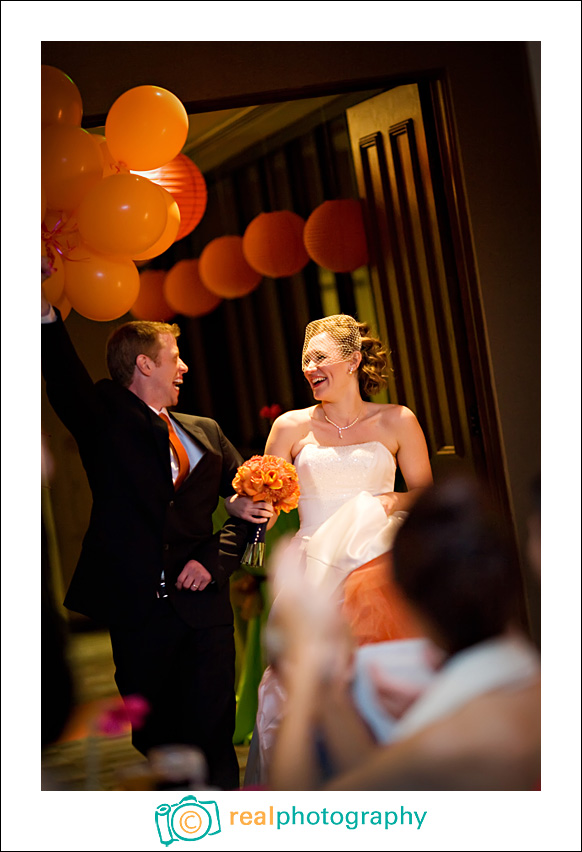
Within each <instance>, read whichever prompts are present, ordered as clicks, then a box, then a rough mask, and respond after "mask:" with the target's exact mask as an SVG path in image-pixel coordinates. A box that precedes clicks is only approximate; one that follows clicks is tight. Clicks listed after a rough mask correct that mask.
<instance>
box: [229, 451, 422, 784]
mask: <svg viewBox="0 0 582 852" xmlns="http://www.w3.org/2000/svg"><path fill="white" fill-rule="evenodd" d="M294 465H295V468H296V470H297V474H298V477H299V485H300V489H301V496H300V498H299V506H298V510H299V519H300V527H299V530H298V531H297V533H296V535H295V536H294V537H293V538H292V539H291V540H290V542H289V544H288V546H287V547H288V550H286V553H285V560H282V561H286V562H287V563H288V560H289V558H292V559H293V563H294V565H298V566H300V567H301V569H302V570H303V571H304V572H305V579H306V580H307V582H309V583H312V584H313V585H315V586H317V587H318V588H322V589H325V591H327V592H329V594H330V595H332V594H336V593H338V592H339V596H340V597H341V599H342V612H343V615H344V617H345V618H346V621H347V622H348V624H349V626H350V629H351V631H352V635H353V637H354V640H355V642H356V643H357V644H358V645H364V644H367V643H369V642H381V641H386V640H390V639H403V638H410V637H415V636H418V635H419V630H418V628H417V626H416V625H415V624H414V621H413V619H412V617H411V615H410V613H409V612H408V610H407V607H406V604H405V603H404V601H403V599H402V597H401V596H400V593H399V591H398V589H397V588H396V587H395V586H394V585H393V583H392V580H391V574H390V570H391V563H390V558H389V555H388V554H389V551H390V550H391V548H392V544H393V541H394V538H395V536H396V533H397V531H398V529H399V528H400V526H401V525H402V523H403V521H404V519H405V518H406V513H405V512H395V513H394V514H392V515H390V516H389V517H387V516H386V514H385V512H384V508H383V506H382V504H381V502H380V501H379V500H378V499H376V496H377V495H379V494H386V493H389V492H391V491H393V490H394V477H395V473H396V460H395V458H394V456H393V455H392V453H391V452H390V451H389V450H388V448H387V447H386V446H385V445H384V444H382V443H381V442H379V441H368V442H366V443H363V444H345V445H342V446H339V447H325V446H318V445H316V444H306V445H305V446H304V447H303V448H302V449H301V450H300V451H299V453H298V454H297V456H296V457H295V459H294ZM278 583H279V586H280V587H281V585H283V586H284V584H285V576H283V577H282V578H281V577H279V578H278ZM276 604H277V601H276V599H275V601H274V604H273V608H276ZM284 700H285V695H284V691H283V687H282V685H281V683H280V681H279V679H278V677H277V675H276V674H275V671H274V670H273V669H272V667H271V666H268V667H267V669H266V670H265V673H264V675H263V679H262V680H261V684H260V686H259V706H258V712H257V723H256V727H255V731H254V733H253V740H252V743H251V752H250V753H249V762H248V764H247V773H246V776H245V786H250V785H255V784H258V783H263V782H264V779H265V770H266V767H267V765H268V762H269V752H270V750H271V748H272V745H273V742H274V737H275V734H276V731H277V728H278V726H279V723H280V719H281V716H282V709H283V704H284Z"/></svg>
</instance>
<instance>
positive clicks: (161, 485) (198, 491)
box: [42, 297, 246, 789]
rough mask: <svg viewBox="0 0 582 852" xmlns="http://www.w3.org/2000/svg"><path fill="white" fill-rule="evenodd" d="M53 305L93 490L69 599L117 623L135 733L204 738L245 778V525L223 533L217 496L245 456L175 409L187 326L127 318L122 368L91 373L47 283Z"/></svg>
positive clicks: (231, 779) (67, 390)
mask: <svg viewBox="0 0 582 852" xmlns="http://www.w3.org/2000/svg"><path fill="white" fill-rule="evenodd" d="M42 314H43V317H42V322H43V325H42V369H43V375H44V378H45V381H46V389H47V394H48V398H49V400H50V402H51V405H52V406H53V408H54V409H55V411H56V413H57V414H58V416H59V417H60V419H61V420H62V421H63V423H64V424H65V426H66V427H67V428H68V429H69V430H70V432H71V433H72V434H73V436H74V437H75V439H76V441H77V444H78V446H79V451H80V455H81V459H82V462H83V465H84V467H85V470H86V472H87V477H88V479H89V484H90V486H91V491H92V495H93V507H92V512H91V519H90V523H89V528H88V530H87V533H86V535H85V538H84V541H83V547H82V552H81V556H80V558H79V562H78V565H77V568H76V570H75V573H74V576H73V579H72V581H71V584H70V587H69V590H68V592H67V596H66V599H65V605H66V606H67V607H68V608H69V609H72V610H74V611H76V612H80V613H83V614H84V615H87V616H89V617H92V618H96V619H99V620H101V621H105V622H106V623H107V624H108V626H109V629H110V633H111V642H112V648H113V657H114V661H115V666H116V673H115V679H116V683H117V686H118V688H119V691H120V693H121V695H130V694H140V695H142V696H144V697H145V698H146V699H147V701H148V702H149V704H150V707H151V712H150V713H149V715H148V717H147V721H146V723H145V725H144V726H143V728H141V729H139V730H137V729H135V730H134V732H133V743H134V745H135V747H136V748H138V749H139V750H140V751H142V752H143V753H144V754H145V753H146V752H147V750H148V749H149V748H150V747H152V746H155V745H161V744H164V743H186V744H192V745H195V746H198V747H199V748H201V749H202V750H203V752H204V754H205V755H206V758H207V761H208V765H209V781H210V783H211V784H212V785H214V786H217V787H220V788H222V789H234V788H236V787H238V786H239V774H238V764H237V759H236V754H235V751H234V748H233V745H232V735H233V731H234V716H235V697H234V637H233V616H232V610H231V606H230V597H229V582H228V579H229V576H230V574H231V573H232V572H233V571H234V569H235V568H237V567H238V565H239V560H240V554H241V551H242V548H243V546H244V541H245V536H246V525H245V524H244V523H243V522H242V521H240V520H239V519H237V518H231V519H229V521H228V522H227V523H226V524H225V525H224V527H223V528H222V530H221V531H220V532H218V533H216V534H213V526H212V514H213V512H214V509H215V508H216V506H217V503H218V499H219V496H223V497H228V496H229V495H232V493H233V489H232V484H231V483H232V479H233V477H234V476H235V474H236V470H237V467H238V466H239V465H240V464H241V463H242V459H241V457H240V455H239V454H238V453H237V451H236V450H235V448H234V447H233V446H232V444H231V443H230V442H229V441H228V440H227V439H226V438H225V436H224V435H223V433H222V431H221V429H220V427H219V426H218V424H217V423H215V422H214V421H213V420H210V419H208V418H204V417H193V416H188V415H185V414H171V415H169V416H168V409H169V408H170V407H172V406H175V405H176V404H177V402H178V397H179V393H180V386H181V384H182V381H183V376H184V374H185V373H186V372H187V370H188V368H187V366H186V364H185V363H184V362H183V361H182V360H181V358H180V354H179V351H178V346H177V343H176V338H177V336H178V334H179V329H178V326H176V325H168V324H166V323H151V322H132V323H127V324H125V325H123V326H120V327H119V328H117V329H116V331H115V332H114V333H113V335H112V337H111V338H110V340H109V342H108V346H107V362H108V367H109V371H110V374H111V377H112V378H111V380H109V379H104V380H101V381H99V382H97V383H93V381H92V379H91V378H90V376H89V374H88V373H87V371H86V369H85V367H84V366H83V364H82V363H81V361H80V359H79V357H78V356H77V353H76V352H75V350H74V348H73V345H72V343H71V341H70V339H69V336H68V334H67V332H66V330H65V326H64V323H63V322H62V320H61V318H60V316H59V314H58V311H55V310H54V309H53V308H52V307H51V306H50V305H49V304H48V302H46V300H45V299H44V297H43V306H42ZM166 418H167V419H166Z"/></svg>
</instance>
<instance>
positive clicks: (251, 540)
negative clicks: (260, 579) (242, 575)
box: [240, 521, 267, 574]
mask: <svg viewBox="0 0 582 852" xmlns="http://www.w3.org/2000/svg"><path fill="white" fill-rule="evenodd" d="M266 532H267V521H264V522H263V523H262V524H252V529H251V530H250V531H249V535H248V538H247V546H246V547H245V552H244V554H243V558H242V559H241V563H240V564H241V566H242V567H243V568H246V570H247V571H250V573H251V574H253V573H254V571H255V570H256V569H257V568H262V566H263V562H264V560H265V534H266Z"/></svg>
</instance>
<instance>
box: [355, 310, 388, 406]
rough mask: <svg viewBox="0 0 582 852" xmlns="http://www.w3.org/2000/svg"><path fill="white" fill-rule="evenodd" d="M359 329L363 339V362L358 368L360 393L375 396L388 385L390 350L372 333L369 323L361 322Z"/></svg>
mask: <svg viewBox="0 0 582 852" xmlns="http://www.w3.org/2000/svg"><path fill="white" fill-rule="evenodd" d="M358 327H359V329H360V335H361V338H362V348H361V350H360V351H361V353H362V360H361V362H360V366H359V368H358V374H359V375H358V377H359V380H360V392H361V393H363V394H365V395H366V396H374V394H377V393H378V392H379V391H381V390H382V389H383V388H385V387H386V385H387V384H388V376H389V374H390V368H389V366H388V350H387V348H386V347H385V346H384V344H383V343H382V341H381V340H380V338H378V337H374V336H373V335H372V334H371V333H370V327H369V325H368V324H367V323H365V322H359V323H358Z"/></svg>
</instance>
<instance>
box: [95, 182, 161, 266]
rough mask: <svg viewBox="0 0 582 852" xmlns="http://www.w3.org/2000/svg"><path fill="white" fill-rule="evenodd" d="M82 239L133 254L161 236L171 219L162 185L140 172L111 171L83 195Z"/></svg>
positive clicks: (122, 254)
mask: <svg viewBox="0 0 582 852" xmlns="http://www.w3.org/2000/svg"><path fill="white" fill-rule="evenodd" d="M78 219H79V233H80V234H81V239H82V241H83V242H84V243H86V244H87V245H88V246H90V247H91V248H93V249H94V250H95V251H97V252H100V253H101V254H105V255H108V256H116V257H127V258H129V257H133V256H134V255H137V254H140V253H141V252H143V251H145V250H146V249H148V248H150V247H151V246H153V245H154V243H155V242H157V240H159V239H160V237H161V236H162V234H163V233H164V230H165V228H166V225H167V222H168V214H167V207H166V199H165V197H164V195H163V193H162V190H161V188H160V187H159V186H156V184H155V183H152V182H151V180H148V179H147V178H143V177H140V176H139V175H130V174H126V175H123V174H120V175H112V176H111V177H108V178H105V180H102V181H100V183H98V184H97V185H96V186H94V187H93V189H92V190H91V191H90V192H88V193H87V195H86V196H85V197H84V198H83V201H82V202H81V205H80V207H79V210H78Z"/></svg>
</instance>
